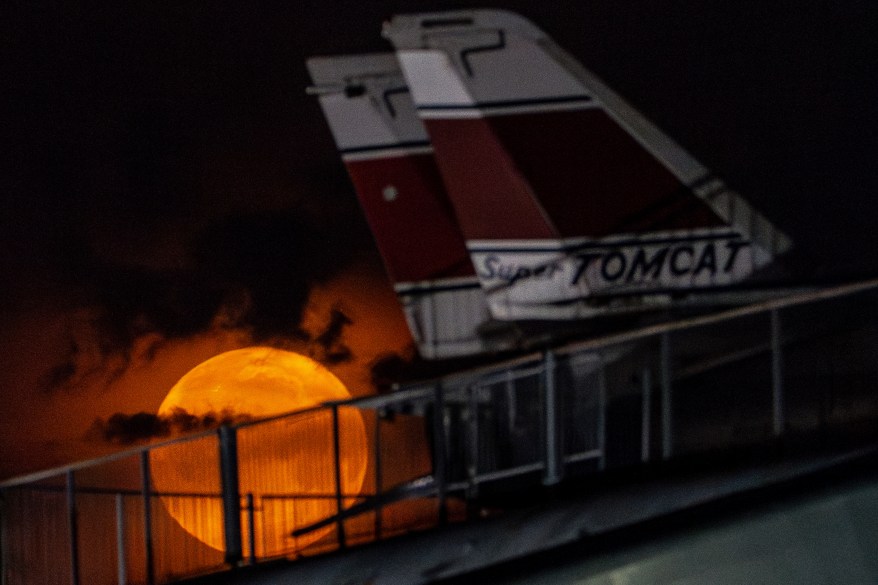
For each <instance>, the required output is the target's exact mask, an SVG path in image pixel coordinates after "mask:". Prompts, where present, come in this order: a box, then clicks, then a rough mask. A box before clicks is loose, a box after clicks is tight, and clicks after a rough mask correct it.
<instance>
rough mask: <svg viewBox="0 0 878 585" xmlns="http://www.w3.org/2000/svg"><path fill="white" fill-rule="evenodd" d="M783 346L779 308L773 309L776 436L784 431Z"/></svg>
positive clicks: (773, 385) (772, 360)
mask: <svg viewBox="0 0 878 585" xmlns="http://www.w3.org/2000/svg"><path fill="white" fill-rule="evenodd" d="M783 398H784V397H783V347H782V343H781V324H780V313H779V311H778V309H772V311H771V412H772V430H773V432H774V436H775V437H779V436H781V434H783V431H784V426H785V425H784V399H783Z"/></svg>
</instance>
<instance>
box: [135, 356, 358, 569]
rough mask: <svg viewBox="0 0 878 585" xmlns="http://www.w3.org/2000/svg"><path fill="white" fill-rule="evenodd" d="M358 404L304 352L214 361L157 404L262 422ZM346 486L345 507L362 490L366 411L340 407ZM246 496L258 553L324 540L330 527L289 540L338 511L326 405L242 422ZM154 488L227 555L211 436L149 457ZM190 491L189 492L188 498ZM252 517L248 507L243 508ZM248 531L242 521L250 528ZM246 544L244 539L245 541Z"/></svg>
mask: <svg viewBox="0 0 878 585" xmlns="http://www.w3.org/2000/svg"><path fill="white" fill-rule="evenodd" d="M349 398H351V395H350V393H349V392H348V390H347V389H346V388H345V387H344V385H343V384H342V383H341V381H340V380H339V379H338V378H336V377H335V376H334V375H333V374H332V373H331V372H329V370H327V369H326V368H324V367H323V366H322V365H320V364H319V363H317V362H315V361H314V360H312V359H310V358H307V357H305V356H302V355H299V354H296V353H293V352H288V351H283V350H278V349H273V348H268V347H249V348H245V349H238V350H234V351H229V352H226V353H223V354H220V355H218V356H215V357H213V358H211V359H209V360H207V361H205V362H203V363H201V364H199V365H198V366H196V367H195V368H193V369H192V370H191V371H190V372H189V373H187V374H186V375H185V376H183V377H182V378H181V379H180V381H179V382H177V384H176V385H175V386H174V387H173V388H172V389H171V391H170V392H169V393H168V395H167V397H165V399H164V401H163V402H162V404H161V406H160V407H159V415H160V416H162V417H167V418H171V419H173V418H174V417H178V418H179V417H180V416H181V413H184V412H185V414H186V415H189V416H192V417H198V418H199V419H204V418H205V417H216V418H221V417H230V418H233V419H241V418H244V417H246V418H247V419H258V418H263V417H271V416H273V415H280V414H283V413H290V412H293V411H302V410H306V409H309V408H311V407H315V406H318V405H320V404H322V403H324V402H327V401H338V400H345V399H349ZM339 438H340V447H341V457H340V467H341V474H340V475H341V483H342V489H343V492H344V494H345V496H347V497H346V499H345V501H346V502H351V501H352V500H353V498H354V497H356V496H357V495H358V494H359V493H360V490H361V489H362V486H363V479H364V477H365V474H366V468H367V465H368V459H369V456H368V453H369V449H368V442H367V437H366V431H365V425H364V422H363V417H362V415H361V413H360V412H359V411H358V410H356V409H355V408H352V407H342V408H340V409H339ZM237 443H238V461H239V479H240V482H239V483H240V491H241V494H242V495H245V494H252V495H253V497H254V499H255V500H256V506H254V508H255V509H256V510H258V512H257V514H256V517H255V518H254V523H255V525H256V533H257V534H258V535H259V538H257V539H256V541H257V550H256V552H257V554H259V555H260V556H263V555H276V554H286V553H288V552H290V551H293V550H298V549H301V548H303V547H305V546H307V545H308V544H311V543H314V542H316V541H317V540H319V539H320V538H322V537H323V536H325V535H326V534H327V533H328V532H329V531H330V530H331V529H332V527H327V528H324V529H321V530H317V531H314V532H311V533H309V534H306V535H305V536H301V537H298V538H297V539H292V537H291V535H290V534H291V532H292V531H293V530H294V529H296V528H300V527H303V526H307V525H309V524H312V523H314V522H316V521H318V520H321V519H323V518H326V517H328V516H331V515H332V514H334V513H335V512H336V505H337V504H336V502H335V500H334V497H333V495H334V493H335V465H334V461H335V458H334V457H335V455H334V454H335V451H334V445H333V422H332V416H331V413H330V412H329V409H318V410H311V411H307V412H303V413H300V414H292V415H290V416H283V417H277V418H275V419H273V420H271V421H268V422H265V423H261V424H255V425H244V426H242V427H240V428H238V430H237ZM151 465H152V470H153V483H154V485H155V489H156V490H157V491H158V492H159V493H160V494H166V495H163V496H162V497H161V500H162V503H163V504H164V506H165V508H166V510H167V511H168V513H169V514H170V515H171V516H172V517H173V518H174V519H175V520H176V521H177V522H178V523H179V524H180V526H182V527H183V528H184V529H185V530H186V531H187V532H189V533H190V534H192V535H193V536H195V537H196V538H198V539H199V540H201V541H202V542H204V543H205V544H207V545H208V546H211V547H213V548H215V549H217V550H222V549H223V547H224V544H223V542H224V541H223V528H222V511H221V510H222V505H221V502H220V500H219V499H218V498H216V494H217V493H218V492H219V485H220V484H219V455H218V444H217V439H216V437H214V436H210V437H207V438H205V439H198V440H196V441H191V442H184V443H180V444H176V445H171V446H169V447H165V448H160V449H157V450H155V451H153V452H152V454H151ZM189 494H192V495H189ZM245 513H246V511H245ZM247 525H248V522H246V518H243V517H242V526H244V528H245V530H246V527H247ZM246 541H247V539H246V538H245V542H246Z"/></svg>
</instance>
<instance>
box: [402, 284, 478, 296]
mask: <svg viewBox="0 0 878 585" xmlns="http://www.w3.org/2000/svg"><path fill="white" fill-rule="evenodd" d="M400 284H402V283H400ZM481 286H482V285H481V284H479V283H478V281H476V282H470V283H461V284H445V285H437V286H428V285H414V286H412V287H411V288H406V289H405V290H401V291H400V290H398V291H396V294H398V295H410V294H415V295H425V294H430V293H437V292H447V291H452V290H466V289H470V288H479V287H481Z"/></svg>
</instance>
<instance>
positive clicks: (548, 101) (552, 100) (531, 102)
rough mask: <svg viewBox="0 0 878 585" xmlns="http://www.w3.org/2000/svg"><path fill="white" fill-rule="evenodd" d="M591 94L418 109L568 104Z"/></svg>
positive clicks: (444, 105)
mask: <svg viewBox="0 0 878 585" xmlns="http://www.w3.org/2000/svg"><path fill="white" fill-rule="evenodd" d="M591 101H594V100H592V98H591V96H587V95H571V96H564V97H554V98H539V99H529V100H500V101H496V102H479V103H477V104H470V105H462V104H424V105H421V106H418V110H478V109H482V108H517V107H521V106H541V105H547V104H567V103H573V102H591Z"/></svg>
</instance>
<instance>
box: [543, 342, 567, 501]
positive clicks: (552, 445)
mask: <svg viewBox="0 0 878 585" xmlns="http://www.w3.org/2000/svg"><path fill="white" fill-rule="evenodd" d="M543 375H544V376H545V384H544V392H543V403H544V404H543V409H544V410H543V414H544V416H545V428H546V443H545V448H546V452H545V458H546V470H545V474H544V475H543V485H547V486H548V485H555V484H557V483H558V482H560V481H561V473H562V468H563V462H562V460H561V453H560V450H559V449H558V432H559V429H558V427H559V425H558V415H559V413H558V396H557V393H556V387H555V356H554V354H553V353H552V352H551V351H547V352H546V354H545V357H544V370H543Z"/></svg>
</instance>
